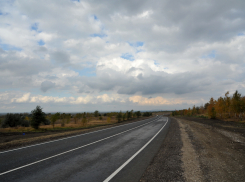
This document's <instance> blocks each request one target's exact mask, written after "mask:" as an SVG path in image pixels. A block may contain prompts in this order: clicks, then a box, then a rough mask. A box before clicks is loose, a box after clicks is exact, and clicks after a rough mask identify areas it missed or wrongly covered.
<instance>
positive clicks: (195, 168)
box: [141, 117, 245, 181]
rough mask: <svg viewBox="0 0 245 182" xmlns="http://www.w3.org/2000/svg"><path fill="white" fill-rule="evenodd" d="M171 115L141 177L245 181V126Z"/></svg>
mask: <svg viewBox="0 0 245 182" xmlns="http://www.w3.org/2000/svg"><path fill="white" fill-rule="evenodd" d="M222 122H223V121H219V120H209V119H199V118H193V117H176V118H171V125H170V129H169V132H168V134H167V136H166V138H165V140H164V141H163V143H162V146H161V148H160V150H159V152H158V154H157V155H156V156H155V157H154V159H153V160H152V162H151V164H150V165H149V166H148V168H147V170H146V171H145V173H144V175H143V176H142V178H141V181H245V172H244V171H245V137H244V134H245V127H244V125H243V124H240V123H232V122H223V123H222Z"/></svg>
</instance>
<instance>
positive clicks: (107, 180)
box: [103, 118, 168, 182]
mask: <svg viewBox="0 0 245 182" xmlns="http://www.w3.org/2000/svg"><path fill="white" fill-rule="evenodd" d="M167 123H168V118H167V122H166V123H165V124H164V125H163V127H162V128H161V129H160V130H159V131H158V132H157V133H156V134H155V135H154V136H153V137H152V138H151V139H150V140H149V141H148V142H147V143H146V144H145V145H144V146H143V147H142V148H141V149H140V150H138V151H137V152H136V153H135V154H134V155H133V156H132V157H130V158H129V159H128V160H127V161H126V162H125V163H124V164H123V165H121V166H120V167H119V168H118V169H117V170H116V171H114V172H113V173H112V174H111V175H110V176H109V177H108V178H106V179H105V180H104V181H103V182H109V181H110V180H111V179H112V178H113V177H114V176H116V174H117V173H119V172H120V171H121V170H122V169H123V168H124V167H125V166H126V165H127V164H128V163H129V162H130V161H132V160H133V159H134V158H135V157H136V156H137V155H138V154H139V153H140V152H141V151H142V150H144V148H146V146H147V145H149V143H151V141H152V140H153V139H154V138H156V136H157V135H158V134H159V133H160V132H161V131H162V130H163V128H164V127H165V125H166V124H167Z"/></svg>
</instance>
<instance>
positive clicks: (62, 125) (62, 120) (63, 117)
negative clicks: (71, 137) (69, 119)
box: [60, 113, 66, 127]
mask: <svg viewBox="0 0 245 182" xmlns="http://www.w3.org/2000/svg"><path fill="white" fill-rule="evenodd" d="M60 119H61V127H64V126H65V119H66V114H65V113H63V114H61V115H60Z"/></svg>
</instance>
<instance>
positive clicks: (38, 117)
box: [31, 106, 46, 129]
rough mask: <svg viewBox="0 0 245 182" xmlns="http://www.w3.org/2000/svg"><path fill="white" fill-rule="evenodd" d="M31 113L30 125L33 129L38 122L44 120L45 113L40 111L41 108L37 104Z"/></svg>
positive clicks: (36, 127)
mask: <svg viewBox="0 0 245 182" xmlns="http://www.w3.org/2000/svg"><path fill="white" fill-rule="evenodd" d="M31 114H32V118H31V126H32V127H33V128H34V129H38V128H39V126H40V124H41V123H42V122H45V121H46V118H45V113H44V112H43V111H42V108H41V107H40V106H37V107H36V109H34V110H32V111H31Z"/></svg>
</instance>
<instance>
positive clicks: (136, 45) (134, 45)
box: [128, 42, 144, 47]
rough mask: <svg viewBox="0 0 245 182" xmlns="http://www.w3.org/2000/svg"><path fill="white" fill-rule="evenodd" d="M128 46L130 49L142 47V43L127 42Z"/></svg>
mask: <svg viewBox="0 0 245 182" xmlns="http://www.w3.org/2000/svg"><path fill="white" fill-rule="evenodd" d="M128 44H129V45H130V46H132V47H142V46H143V45H144V42H128Z"/></svg>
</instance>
